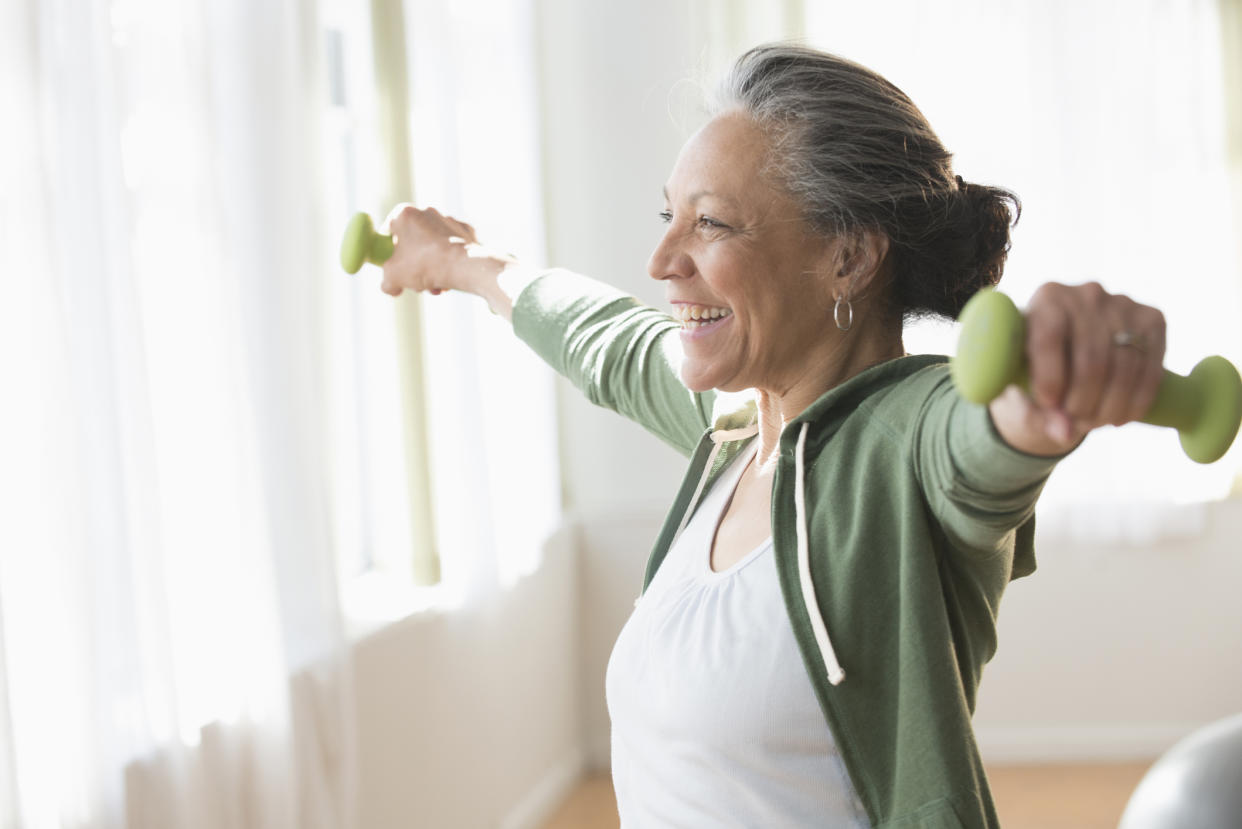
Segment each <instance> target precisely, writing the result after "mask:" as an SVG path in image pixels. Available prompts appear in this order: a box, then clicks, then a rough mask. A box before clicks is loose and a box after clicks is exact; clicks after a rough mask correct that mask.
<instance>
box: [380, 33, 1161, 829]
mask: <svg viewBox="0 0 1242 829" xmlns="http://www.w3.org/2000/svg"><path fill="white" fill-rule="evenodd" d="M665 197H666V208H665V211H664V212H663V214H662V217H663V219H664V221H665V222H667V224H668V229H667V232H666V233H665V235H664V237H663V239H662V240H661V242H660V243H659V245H658V247H657V248H656V250H655V252H654V253H653V254H652V256H651V260H650V263H649V266H648V269H649V272H650V274H651V276H652V277H653V278H655V279H658V280H661V281H662V282H663V283H664V285H665V288H666V292H667V297H668V300H669V302H670V303H671V306H672V314H671V315H669V314H666V313H663V312H660V311H656V310H654V309H646V308H643V307H641V306H640V305H639V304H638V303H637V302H636V301H635V300H633V299H630V298H627V297H625V296H623V295H621V294H618V293H616V292H614V291H612V290H611V289H608V288H606V287H605V286H602V285H599V284H598V283H595V282H591V281H589V280H586V279H584V278H583V277H579V276H575V275H573V274H567V273H564V272H557V271H552V272H547V273H543V274H539V275H537V276H534V277H532V276H531V275H530V274H528V273H527V272H524V271H523V270H522V269H521V268H520V267H518V266H517V265H516V263H514V262H512V261H511V260H508V259H505V258H503V257H497V256H494V255H491V254H489V253H488V252H487V251H486V249H484V248H482V247H481V246H479V245H478V244H477V242H476V240H475V236H474V232H473V230H472V229H471V228H470V227H469V226H468V225H465V224H462V223H460V222H458V221H456V220H454V219H451V218H447V217H443V216H441V215H439V214H438V213H436V212H435V211H434V210H427V211H420V210H417V209H415V208H412V207H408V206H407V207H403V208H401V209H399V210H398V211H395V212H394V214H393V215H392V216H391V217H390V228H391V231H392V233H393V234H394V237H395V238H396V240H397V245H396V251H395V253H394V255H393V257H392V258H391V259H390V260H389V261H388V262H387V263H386V265H385V267H384V283H383V288H384V290H385V291H387V292H389V293H391V294H394V295H395V294H399V293H400V292H401V291H402V290H405V289H412V290H430V291H432V292H438V291H440V290H446V289H453V290H464V291H469V292H471V293H475V294H477V295H479V296H481V297H483V298H484V299H486V300H487V302H488V303H489V304H490V306H491V307H492V309H493V310H494V311H496V312H497V313H498V314H501V315H503V316H505V317H506V318H509V319H511V320H512V322H513V325H514V330H515V332H516V333H517V334H518V336H519V337H521V338H523V339H525V340H526V341H527V342H528V343H529V344H530V345H531V346H532V347H533V348H535V350H536V351H537V352H538V353H539V354H540V355H541V356H543V357H544V358H545V359H546V360H547V361H548V362H549V363H550V364H551V365H552V366H553V367H555V368H556V369H557V370H559V371H561V372H562V373H564V374H566V375H567V376H568V377H569V378H570V379H571V380H572V381H573V382H574V383H575V384H577V385H578V386H579V387H580V388H581V389H582V390H583V391H584V392H585V393H586V394H587V395H588V396H589V397H590V398H591V399H592V400H593V401H594V402H597V403H600V404H601V405H605V406H609V407H611V408H614V409H616V410H618V411H620V412H621V413H623V414H625V415H627V416H629V417H632V418H634V419H635V420H637V421H639V422H640V423H642V424H643V425H644V426H646V427H647V428H649V429H650V430H651V431H653V432H654V433H655V434H657V435H659V436H660V437H662V438H663V439H665V440H666V441H668V442H669V443H671V444H672V445H674V446H676V447H678V448H679V449H681V450H682V451H683V452H684V453H686V454H687V455H690V456H691V464H690V470H689V472H688V473H687V476H686V479H685V482H684V484H683V486H682V488H681V491H680V493H679V495H678V496H677V499H676V502H675V503H674V505H673V508H672V510H671V512H670V514H669V517H668V520H667V522H666V525H665V527H664V530H663V531H662V532H661V534H660V537H659V539H658V540H657V542H656V546H655V550H654V552H653V553H652V555H651V557H650V560H649V563H648V566H647V572H646V580H645V584H644V593H643V596H642V598H641V599H640V601H639V602H638V603H637V604H636V607H635V611H634V614H633V616H632V617H631V619H630V620H629V622H628V623H627V624H626V627H625V629H624V630H623V631H622V633H621V635H620V637H619V639H618V641H617V645H616V647H615V649H614V652H613V655H612V659H611V661H610V664H609V671H608V683H607V687H608V702H609V710H610V714H611V716H612V720H613V777H614V783H615V785H616V789H617V796H618V805H619V807H620V811H621V816H622V822H623V824H624V825H627V826H630V825H633V826H712V825H740V826H809V825H831V826H898V825H900V826H903V827H905V826H955V827H956V826H994V825H996V822H997V821H996V815H995V810H994V807H993V804H992V801H991V797H990V795H989V793H988V788H987V781H986V779H985V776H984V772H983V768H982V765H981V762H980V758H979V753H978V749H977V747H976V744H975V741H974V737H973V734H972V731H971V726H970V716H971V712H972V711H973V708H974V702H975V693H976V689H977V687H978V682H979V678H980V675H981V672H982V668H983V665H984V664H985V663H986V662H987V660H988V659H989V658H990V657H991V656H992V653H993V651H994V649H995V619H996V610H997V605H998V602H999V599H1000V596H1001V594H1002V592H1003V590H1004V588H1005V585H1006V584H1007V583H1008V581H1009V580H1010V579H1012V578H1015V577H1017V576H1022V575H1026V574H1028V573H1030V572H1031V571H1032V570H1033V569H1034V557H1033V549H1032V536H1033V528H1034V527H1033V512H1034V505H1035V501H1036V499H1037V497H1038V495H1039V492H1040V490H1041V488H1042V486H1043V483H1044V481H1045V480H1046V478H1047V476H1048V474H1049V473H1050V471H1051V470H1052V468H1053V466H1054V465H1055V463H1056V462H1057V460H1058V459H1059V458H1060V457H1062V456H1064V455H1065V454H1066V453H1068V452H1070V451H1071V450H1072V449H1073V448H1074V447H1075V446H1076V445H1077V444H1078V443H1079V441H1081V439H1082V438H1083V436H1084V435H1085V434H1086V433H1087V432H1088V431H1090V430H1091V429H1093V428H1095V427H1098V426H1101V425H1104V424H1121V423H1125V422H1128V421H1130V420H1134V419H1136V418H1138V417H1139V416H1140V415H1142V414H1143V413H1144V412H1145V411H1146V410H1147V408H1148V406H1149V405H1150V404H1151V402H1152V400H1153V399H1154V396H1155V393H1156V388H1157V386H1158V384H1159V378H1160V366H1161V361H1162V356H1163V349H1164V322H1163V319H1162V317H1161V315H1160V314H1159V312H1157V311H1155V310H1154V309H1151V308H1147V307H1144V306H1140V305H1137V304H1135V303H1133V302H1131V301H1130V300H1128V299H1126V298H1124V297H1119V296H1110V295H1108V294H1106V293H1105V292H1104V291H1103V290H1102V289H1101V288H1100V287H1099V286H1096V285H1086V286H1079V287H1067V286H1062V285H1047V286H1044V287H1043V288H1042V289H1041V290H1040V291H1038V292H1037V293H1036V295H1035V296H1034V298H1033V299H1032V301H1031V305H1030V308H1029V310H1028V335H1027V343H1026V352H1027V356H1028V358H1029V363H1030V379H1031V384H1030V389H1031V391H1030V394H1029V395H1027V394H1026V393H1023V392H1020V391H1018V390H1016V389H1011V390H1010V391H1008V392H1007V393H1006V394H1005V395H1003V396H1002V397H1001V398H1000V399H998V400H996V401H994V402H993V403H991V404H990V405H989V406H987V407H982V406H975V405H971V404H968V403H966V402H964V401H963V400H961V399H960V398H959V397H958V396H957V395H956V393H955V392H954V391H953V389H952V387H951V384H950V381H949V379H948V371H947V366H946V362H945V360H944V358H940V357H930V356H905V355H904V348H903V346H902V336H901V328H902V322H903V320H905V319H909V318H912V317H918V316H923V315H940V316H947V317H955V316H956V315H957V314H958V313H959V312H960V310H961V307H962V305H963V304H964V302H965V301H966V299H967V298H969V297H970V296H971V295H972V294H973V293H974V292H975V291H977V290H978V289H980V288H982V287H985V286H988V285H992V284H995V283H996V281H997V280H998V279H999V278H1000V275H1001V270H1002V267H1003V263H1004V259H1005V254H1006V251H1007V249H1008V245H1009V226H1010V224H1011V219H1012V218H1014V217H1015V214H1016V207H1017V203H1016V199H1014V197H1013V196H1012V195H1011V194H1009V193H1008V192H1006V191H1003V190H998V189H994V188H988V187H982V186H979V185H975V184H970V183H967V182H965V181H963V180H962V179H961V178H960V177H957V176H955V175H954V174H953V172H952V169H951V166H950V155H949V153H948V152H947V151H946V150H945V149H944V147H943V146H941V144H940V143H939V141H938V139H937V138H936V137H935V135H934V134H933V132H932V130H931V128H930V127H929V126H928V124H927V123H926V121H925V120H924V118H923V117H922V115H921V113H919V111H918V110H917V109H916V108H915V107H914V105H913V104H912V103H911V102H910V101H909V100H908V99H907V98H906V97H905V95H904V94H902V93H901V92H900V91H899V90H898V89H896V88H895V87H893V86H892V85H891V84H889V83H888V82H887V81H885V80H884V79H882V78H880V77H879V76H877V75H875V74H874V73H872V72H870V71H869V70H867V69H864V68H862V67H860V66H857V65H855V64H852V63H850V62H847V61H844V60H841V59H839V58H836V57H833V56H831V55H826V54H823V53H819V52H815V51H813V50H809V49H805V48H801V47H796V46H790V45H773V46H765V47H760V48H757V49H754V50H752V51H750V52H748V53H747V54H745V55H743V56H742V57H741V58H740V59H739V60H738V62H737V64H736V66H735V67H734V69H733V71H732V73H731V74H730V76H729V78H728V79H727V80H726V82H725V84H724V94H723V99H722V101H721V103H720V104H719V106H718V107H717V108H716V114H715V116H714V117H713V118H712V119H711V120H710V121H709V122H708V123H707V125H706V126H704V127H703V129H702V130H701V131H700V132H698V133H697V134H696V135H695V136H694V137H693V138H691V139H690V141H689V142H688V143H687V144H686V146H685V148H684V149H683V150H682V153H681V155H680V157H679V158H678V160H677V163H676V165H675V167H674V169H673V172H672V175H671V176H670V178H669V180H668V183H667V186H666V189H665ZM744 390H753V399H752V400H751V401H750V402H748V403H746V404H745V405H742V406H740V407H738V408H736V409H732V410H730V409H729V408H728V407H727V406H726V403H725V401H726V400H736V399H737V398H736V396H732V397H730V396H725V395H718V394H717V392H720V391H725V392H741V391H744Z"/></svg>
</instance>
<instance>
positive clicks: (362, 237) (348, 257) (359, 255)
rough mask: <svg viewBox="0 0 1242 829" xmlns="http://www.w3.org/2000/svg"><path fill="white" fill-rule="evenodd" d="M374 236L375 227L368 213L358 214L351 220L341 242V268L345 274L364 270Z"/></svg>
mask: <svg viewBox="0 0 1242 829" xmlns="http://www.w3.org/2000/svg"><path fill="white" fill-rule="evenodd" d="M373 236H375V225H374V223H372V221H371V217H370V216H368V215H367V214H366V213H357V214H355V215H354V217H353V218H352V219H350V220H349V224H348V225H346V226H345V237H344V238H343V239H342V240H341V267H342V268H344V269H345V273H357V272H358V271H359V270H360V269H361V268H362V265H363V263H364V262H366V261H367V250H368V248H369V247H370V244H371V238H372V237H373Z"/></svg>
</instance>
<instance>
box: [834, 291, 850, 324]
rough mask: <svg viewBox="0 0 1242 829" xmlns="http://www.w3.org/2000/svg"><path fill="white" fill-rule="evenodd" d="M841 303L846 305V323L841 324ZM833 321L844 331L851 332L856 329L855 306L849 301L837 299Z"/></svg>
mask: <svg viewBox="0 0 1242 829" xmlns="http://www.w3.org/2000/svg"><path fill="white" fill-rule="evenodd" d="M841 303H845V323H844V324H842V322H841ZM832 321H833V322H835V323H836V324H837V328H838V329H840V330H842V331H849V330H850V329H851V328H853V327H854V306H853V305H852V304H850V301H849V300H848V299H843V298H841V297H837V302H836V304H835V305H833V306H832Z"/></svg>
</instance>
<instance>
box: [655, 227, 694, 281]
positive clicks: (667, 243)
mask: <svg viewBox="0 0 1242 829" xmlns="http://www.w3.org/2000/svg"><path fill="white" fill-rule="evenodd" d="M671 236H672V234H671V233H665V234H664V236H663V238H661V239H660V241H659V243H658V244H657V245H656V247H655V250H653V251H652V252H651V258H649V259H648V260H647V274H648V275H649V276H650V277H651V278H652V279H672V278H674V277H683V276H688V275H689V273H690V271H691V269H692V266H691V264H690V261H689V257H688V256H686V254H685V252H684V251H682V250H680V249H679V248H678V246H677V244H676V242H675V241H674V240H673V239H672V238H670V237H671Z"/></svg>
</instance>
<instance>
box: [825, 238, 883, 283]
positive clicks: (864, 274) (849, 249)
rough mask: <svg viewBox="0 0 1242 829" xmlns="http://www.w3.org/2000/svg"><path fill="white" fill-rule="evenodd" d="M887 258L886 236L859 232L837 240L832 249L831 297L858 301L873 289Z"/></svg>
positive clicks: (878, 281) (879, 278)
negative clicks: (832, 276)
mask: <svg viewBox="0 0 1242 829" xmlns="http://www.w3.org/2000/svg"><path fill="white" fill-rule="evenodd" d="M887 257H888V235H887V234H884V233H881V232H879V231H876V230H860V231H855V232H853V233H850V234H848V235H843V236H841V237H838V244H837V245H836V246H835V247H834V259H835V262H834V268H833V273H835V274H836V277H835V279H834V280H833V298H834V299H835V298H838V297H844V298H846V299H849V298H858V297H860V296H862V295H864V294H865V293H867V292H868V291H870V290H871V289H872V288H873V287H876V286H877V285H878V284H879V283H880V281H881V275H882V274H883V272H884V263H885V260H886V259H887Z"/></svg>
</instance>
